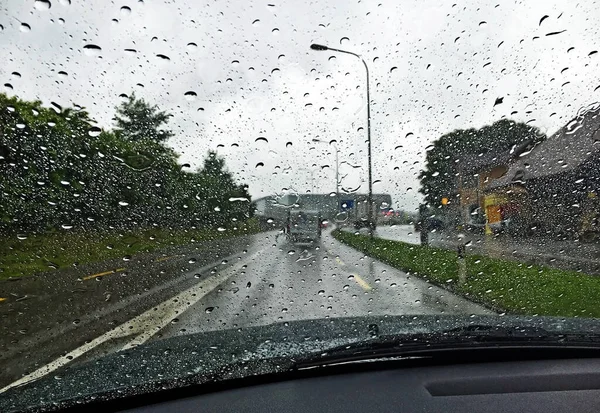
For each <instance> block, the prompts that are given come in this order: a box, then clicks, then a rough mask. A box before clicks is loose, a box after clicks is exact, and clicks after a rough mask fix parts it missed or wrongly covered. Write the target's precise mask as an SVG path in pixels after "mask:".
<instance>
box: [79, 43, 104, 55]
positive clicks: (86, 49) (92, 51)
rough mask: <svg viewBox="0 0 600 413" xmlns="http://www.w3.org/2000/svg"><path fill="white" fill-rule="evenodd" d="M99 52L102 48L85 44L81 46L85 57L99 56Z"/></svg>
mask: <svg viewBox="0 0 600 413" xmlns="http://www.w3.org/2000/svg"><path fill="white" fill-rule="evenodd" d="M101 51H102V48H101V47H100V46H96V45H95V44H86V45H85V46H83V53H85V54H86V56H98V55H100V52H101Z"/></svg>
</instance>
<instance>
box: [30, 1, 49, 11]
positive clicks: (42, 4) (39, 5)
mask: <svg viewBox="0 0 600 413" xmlns="http://www.w3.org/2000/svg"><path fill="white" fill-rule="evenodd" d="M34 6H35V8H36V9H37V10H48V9H49V8H50V7H52V4H51V3H50V0H35V4H34Z"/></svg>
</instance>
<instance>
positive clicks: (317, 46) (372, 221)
mask: <svg viewBox="0 0 600 413" xmlns="http://www.w3.org/2000/svg"><path fill="white" fill-rule="evenodd" d="M310 48H311V49H312V50H318V51H325V50H331V51H333V52H339V53H345V54H349V55H352V56H354V57H357V58H359V59H360V60H361V61H362V63H363V65H364V66H365V71H366V72H367V145H368V149H367V158H368V162H369V167H368V168H369V196H368V198H367V206H368V208H369V214H368V216H369V235H370V236H371V237H373V229H374V227H375V219H374V217H373V174H372V166H371V98H370V95H369V67H368V66H367V62H366V61H365V59H363V58H362V57H361V56H360V55H359V54H356V53H353V52H349V51H347V50H341V49H334V48H333V47H329V46H324V45H322V44H315V43H313V44H311V45H310Z"/></svg>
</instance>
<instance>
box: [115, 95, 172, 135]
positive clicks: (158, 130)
mask: <svg viewBox="0 0 600 413" xmlns="http://www.w3.org/2000/svg"><path fill="white" fill-rule="evenodd" d="M170 117H171V115H170V114H169V113H167V112H164V111H161V110H159V108H158V106H156V105H154V106H152V105H150V104H149V103H147V102H146V101H144V99H138V98H136V97H135V94H134V93H132V94H131V95H130V96H129V97H128V99H127V101H125V102H123V103H122V104H121V105H119V106H117V109H116V115H115V117H114V120H115V122H116V125H117V129H116V130H115V133H116V134H117V135H119V137H122V138H123V139H125V140H128V141H141V140H150V141H154V142H164V141H166V140H167V139H169V138H170V137H172V136H173V132H171V131H170V130H168V129H163V127H164V126H165V125H166V124H167V123H168V121H169V118H170Z"/></svg>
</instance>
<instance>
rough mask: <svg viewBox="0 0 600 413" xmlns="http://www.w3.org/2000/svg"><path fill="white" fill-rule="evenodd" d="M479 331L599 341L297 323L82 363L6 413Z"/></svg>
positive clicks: (598, 329)
mask: <svg viewBox="0 0 600 413" xmlns="http://www.w3.org/2000/svg"><path fill="white" fill-rule="evenodd" d="M472 324H485V325H491V326H505V327H513V326H514V327H523V326H527V327H534V328H541V329H544V330H546V331H549V332H553V333H566V332H575V333H581V332H588V333H590V334H599V335H600V323H599V322H597V321H595V320H591V319H590V320H578V319H568V320H565V319H559V318H546V317H536V318H531V317H506V316H505V317H500V316H470V317H456V316H439V315H437V316H371V317H357V318H333V319H320V320H305V321H293V322H289V323H278V324H272V325H267V326H261V327H251V328H244V329H241V330H238V329H231V330H221V331H214V332H207V333H199V334H192V335H183V336H178V337H172V338H169V339H164V340H158V341H153V342H150V343H147V344H144V345H141V346H138V347H135V348H133V349H129V350H125V351H121V352H118V353H114V354H110V355H108V356H105V357H103V358H99V359H96V360H92V361H88V362H85V363H80V364H75V363H73V364H71V365H67V366H65V367H64V368H62V369H60V370H57V371H55V372H52V373H50V374H49V375H47V376H45V377H43V378H41V379H39V380H37V381H35V382H30V383H27V384H24V385H22V386H19V387H15V388H12V389H9V390H8V391H6V392H4V393H3V394H0V411H2V412H9V411H23V410H28V409H32V410H52V409H56V408H62V407H67V406H70V405H74V404H75V403H85V402H89V401H92V400H98V399H114V398H117V397H125V396H131V395H136V394H144V393H150V392H155V391H160V390H163V389H168V388H177V387H179V386H185V385H189V384H203V383H209V382H215V381H222V380H230V379H238V378H243V377H248V376H255V375H263V374H273V373H282V372H286V371H290V369H292V368H293V366H294V365H295V364H296V361H297V360H298V359H299V358H304V359H305V358H306V357H307V356H309V355H311V354H314V355H315V357H319V355H320V354H321V353H322V352H324V351H326V350H327V349H331V348H336V347H338V348H339V347H340V346H346V345H351V344H353V343H359V342H364V341H365V340H369V339H371V338H372V337H373V331H374V330H376V331H377V334H379V335H389V336H392V335H412V334H423V333H435V332H442V331H448V330H451V329H453V328H460V327H464V326H468V325H472Z"/></svg>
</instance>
